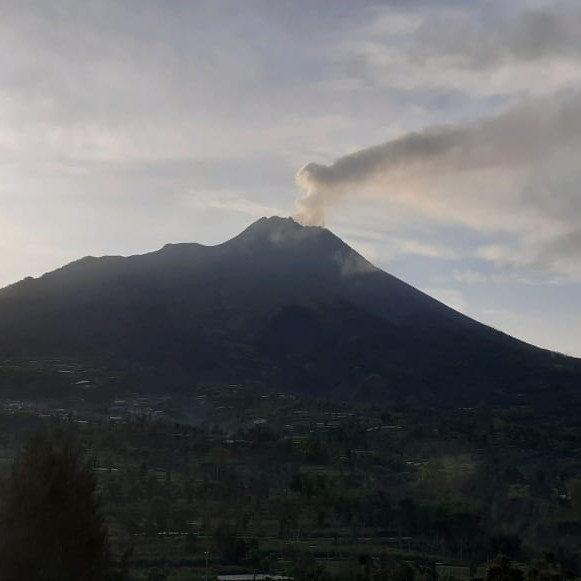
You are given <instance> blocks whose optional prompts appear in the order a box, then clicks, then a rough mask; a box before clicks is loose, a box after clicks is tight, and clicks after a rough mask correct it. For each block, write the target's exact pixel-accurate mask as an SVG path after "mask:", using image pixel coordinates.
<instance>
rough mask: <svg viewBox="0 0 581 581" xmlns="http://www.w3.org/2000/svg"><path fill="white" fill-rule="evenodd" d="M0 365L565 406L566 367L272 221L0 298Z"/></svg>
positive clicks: (329, 392)
mask: <svg viewBox="0 0 581 581" xmlns="http://www.w3.org/2000/svg"><path fill="white" fill-rule="evenodd" d="M0 353H3V354H4V356H5V357H15V356H26V357H31V356H49V355H50V356H53V355H58V356H72V357H78V358H90V359H107V358H115V359H116V360H127V361H133V362H136V363H139V364H143V365H148V366H151V367H155V368H158V369H164V370H169V371H168V378H170V379H168V381H170V383H171V381H174V380H175V381H176V383H177V379H176V378H177V377H178V376H179V377H180V382H182V381H185V382H186V383H187V382H190V383H192V382H208V381H220V382H222V381H224V382H240V383H256V384H263V385H267V386H271V387H276V388H278V389H288V390H294V391H299V392H305V393H309V394H312V395H323V396H331V397H340V398H345V399H370V400H409V398H410V397H413V398H415V399H419V400H426V401H430V402H432V403H442V404H448V403H450V402H454V403H458V402H460V401H462V402H466V403H467V404H474V403H477V402H480V401H484V402H488V401H496V400H502V401H507V400H510V401H514V402H518V401H519V399H518V398H522V397H523V395H522V394H523V393H524V394H525V395H524V397H526V398H528V399H534V400H535V401H536V402H540V403H541V404H542V405H545V404H546V402H547V401H550V400H551V398H553V396H554V394H555V393H564V394H565V395H564V396H563V397H564V398H565V399H566V398H570V397H576V388H577V386H578V385H579V378H580V377H581V365H580V362H579V361H578V360H575V359H571V358H566V357H562V356H556V355H554V354H552V353H550V352H547V351H544V350H541V349H538V348H535V347H532V346H530V345H526V344H524V343H522V342H520V341H517V340H515V339H513V338H510V337H508V336H507V335H504V334H503V333H500V332H498V331H495V330H493V329H490V328H488V327H486V326H483V325H481V324H479V323H477V322H475V321H473V320H471V319H469V318H467V317H464V316H463V315H461V314H459V313H457V312H455V311H453V310H452V309H449V308H448V307H446V306H444V305H442V304H441V303H439V302H437V301H435V300H434V299H431V298H430V297H428V296H427V295H425V294H423V293H421V292H419V291H417V290H415V289H413V288H412V287H410V286H409V285H407V284H405V283H403V282H402V281H400V280H398V279H396V278H395V277H393V276H391V275H389V274H387V273H385V272H383V271H381V270H379V269H377V268H375V267H374V266H373V265H371V264H370V263H369V262H367V261H366V260H365V259H364V258H362V257H361V256H360V255H358V254H357V253H356V252H355V251H354V250H352V249H351V248H349V247H348V246H347V245H346V244H345V243H343V242H342V241H341V240H340V239H339V238H337V237H336V236H335V235H334V234H332V233H331V232H329V231H328V230H325V229H321V228H308V227H302V226H300V225H298V224H296V223H295V222H294V221H292V220H291V219H282V218H269V219H266V218H263V219H260V220H258V221H257V222H255V223H254V224H252V225H251V226H250V227H249V228H247V229H246V230H245V231H244V232H242V233H241V234H240V235H239V236H237V237H235V238H233V239H232V240H230V241H228V242H225V243H224V244H220V245H218V246H209V247H207V246H202V245H199V244H172V245H167V246H165V247H164V248H162V249H161V250H159V251H157V252H153V253H150V254H145V255H140V256H132V257H128V258H123V257H103V258H91V257H88V258H84V259H81V260H79V261H77V262H74V263H72V264H69V265H68V266H65V267H63V268H61V269H59V270H57V271H54V272H51V273H49V274H46V275H44V276H43V277H40V278H39V279H36V280H35V279H26V280H24V281H22V282H20V283H17V284H15V285H12V286H10V287H7V288H5V289H3V290H1V291H0ZM165 387H167V385H166V386H165ZM170 387H171V386H170ZM519 394H521V395H519Z"/></svg>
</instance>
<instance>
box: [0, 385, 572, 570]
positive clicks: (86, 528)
mask: <svg viewBox="0 0 581 581" xmlns="http://www.w3.org/2000/svg"><path fill="white" fill-rule="evenodd" d="M192 401H193V402H194V403H191V404H190V405H199V406H201V407H203V409H205V410H206V413H207V416H206V417H207V419H208V421H207V422H206V423H205V424H204V423H199V424H198V425H195V426H194V425H188V424H186V423H183V422H175V421H171V420H169V419H168V417H169V415H170V414H171V413H172V412H171V410H170V409H166V410H165V412H166V413H165V419H156V416H155V415H154V414H153V415H152V414H149V415H134V416H131V415H129V414H127V415H125V416H115V418H114V419H110V416H109V415H107V414H99V413H96V412H92V415H91V414H89V412H87V413H86V415H85V416H83V415H81V414H79V413H74V412H66V413H65V412H60V415H59V416H58V417H57V414H52V415H51V414H48V417H44V416H47V414H46V413H42V414H40V413H32V412H31V411H16V412H15V411H12V410H11V411H6V412H4V414H2V415H0V467H1V466H4V467H5V468H6V470H5V477H6V479H7V482H6V486H5V489H4V493H3V499H4V505H3V506H4V510H3V520H2V524H3V527H4V530H5V531H8V532H9V534H8V535H7V536H6V537H5V541H4V545H3V547H2V550H3V551H4V554H5V555H6V554H8V555H10V556H11V558H10V559H8V560H7V561H5V560H4V559H3V560H2V562H3V564H4V566H15V565H14V563H15V562H17V561H18V555H19V554H25V553H22V552H21V553H19V551H21V550H26V551H28V553H27V554H28V555H35V557H34V559H32V561H31V562H36V563H39V562H41V561H42V560H43V559H45V558H47V557H46V555H48V554H53V553H52V552H53V551H54V550H55V549H54V547H55V543H57V538H58V534H61V533H62V535H64V536H65V537H67V538H74V542H75V543H76V544H75V545H73V544H70V545H67V541H65V540H61V541H58V542H59V543H61V545H62V547H65V548H66V550H65V551H64V552H63V553H62V555H63V557H62V559H61V560H60V561H59V567H61V568H62V570H66V571H75V573H71V574H70V575H72V576H69V577H66V576H65V575H66V574H68V573H66V574H64V573H58V574H57V573H54V575H56V576H53V577H48V576H47V577H46V578H47V579H52V578H55V579H56V578H58V579H67V578H71V579H73V578H75V579H83V578H87V579H93V578H94V579H97V578H103V577H99V575H112V574H113V573H112V571H111V569H110V567H107V564H108V546H109V547H110V552H111V555H112V560H114V561H116V562H119V561H122V560H123V556H124V555H125V560H127V558H128V557H129V555H131V558H130V562H129V569H130V574H131V576H132V577H133V578H135V579H154V578H156V579H163V578H168V579H175V580H178V579H192V578H196V575H197V578H204V576H205V572H206V564H207V565H208V571H209V574H210V575H214V574H216V573H228V572H243V571H248V572H252V571H260V572H272V573H278V574H287V575H291V576H293V577H295V579H361V580H364V579H432V578H434V577H435V576H436V575H438V576H439V577H441V578H444V577H446V576H450V575H448V573H446V572H442V570H440V572H438V567H437V566H436V563H445V564H447V565H450V566H452V565H453V566H454V567H457V568H459V569H454V570H453V571H454V574H453V575H451V576H457V575H460V576H461V577H462V576H464V577H465V578H469V577H482V578H488V579H493V578H494V579H505V578H506V579H508V578H509V577H510V578H511V579H516V578H517V577H518V576H519V575H524V576H526V577H527V579H531V580H533V579H534V580H536V579H548V578H549V577H550V578H551V579H560V578H564V577H566V576H579V575H581V567H580V565H581V558H580V557H581V554H580V553H579V551H578V538H579V533H580V532H581V512H580V510H579V506H578V505H579V503H580V502H581V501H580V500H579V498H578V496H579V494H580V492H579V481H580V480H579V477H580V476H581V461H580V460H579V459H578V454H577V453H576V452H577V450H578V449H579V446H580V443H581V423H579V422H578V421H576V420H574V419H571V418H567V417H556V416H550V415H546V416H543V415H539V414H536V413H535V412H534V411H532V410H526V409H524V408H522V407H521V408H496V409H484V408H475V409H467V408H464V409H454V410H450V411H442V410H440V411H437V410H431V411H426V410H417V409H414V408H413V406H411V407H402V406H400V407H394V406H390V407H383V408H380V407H377V406H376V407H367V406H364V405H355V404H350V405H347V404H331V403H328V402H327V403H325V402H321V401H315V400H306V399H303V398H299V397H294V396H292V397H291V396H288V395H284V394H276V393H265V392H253V391H252V390H246V389H244V388H242V387H241V386H213V387H211V388H208V389H207V390H205V392H202V391H197V392H195V393H194V394H193V396H192ZM195 402H197V403H195ZM200 402H203V403H200ZM180 405H181V407H182V408H184V410H185V408H186V407H187V406H186V405H185V404H184V402H183V401H182V402H181V403H180ZM116 406H117V407H119V404H116ZM186 411H187V410H186ZM119 413H121V412H119ZM184 413H185V411H184ZM215 422H216V424H219V425H214V423H215ZM43 426H44V427H45V428H51V429H55V428H58V429H61V430H62V429H65V430H66V431H67V433H69V434H71V433H72V434H73V435H74V437H75V438H76V441H77V442H79V444H80V445H81V446H82V447H83V448H85V449H87V450H89V453H90V457H91V458H94V461H95V464H94V465H92V464H90V463H87V460H86V459H83V456H82V455H81V454H79V453H78V451H77V450H76V448H74V447H72V446H71V444H70V442H69V443H68V444H67V443H66V442H67V440H59V439H58V438H57V439H56V440H52V441H51V442H50V443H44V442H43V441H41V440H38V439H36V440H34V441H33V442H32V443H29V444H27V445H25V446H23V442H24V441H25V440H26V437H27V434H29V433H31V432H34V431H36V430H38V429H39V428H41V427H43ZM19 450H20V453H18V451H19ZM14 457H17V460H16V463H15V466H14V469H13V471H12V473H10V472H9V471H8V470H7V469H8V468H9V467H10V464H11V463H12V458H14ZM47 474H48V475H52V476H50V477H48V478H47ZM67 474H69V475H71V474H72V475H75V474H76V476H75V477H68V476H66V475H67ZM65 482H66V483H67V484H66V486H65ZM27 483H28V488H26V486H25V484H27ZM31 483H35V485H34V486H32V485H31ZM69 487H71V488H70V489H69ZM19 494H20V496H18V495H19ZM97 496H98V498H99V499H100V505H99V504H98V503H97V500H96V497H97ZM82 498H84V499H85V500H84V501H83V500H81V499H82ZM18 499H20V500H18ZM43 499H44V500H43ZM43 503H45V504H46V503H48V504H47V505H48V506H53V507H54V506H57V505H58V506H59V507H60V508H59V509H58V510H53V512H52V513H50V514H55V513H58V514H61V515H62V516H61V517H59V518H61V520H62V524H59V527H57V529H58V531H61V532H60V533H58V534H55V532H54V531H53V529H52V528H51V527H53V526H54V525H55V524H56V521H54V520H51V518H50V517H49V516H48V514H49V513H46V515H45V517H42V518H40V517H39V518H36V517H35V518H34V519H31V515H32V514H36V515H39V514H41V513H42V511H41V510H40V509H39V508H38V507H39V506H40V505H42V504H43ZM32 506H34V507H35V508H34V509H32V508H31V507H32ZM99 507H100V510H99ZM49 512H50V511H49ZM73 515H74V518H73ZM99 515H101V516H102V520H101V517H100V516H99ZM59 522H61V521H59ZM105 525H106V526H107V528H108V536H107V535H106V533H105V528H104V527H105ZM24 531H26V532H24ZM29 531H33V534H32V536H31V533H30V532H29ZM35 535H36V536H37V537H38V539H39V540H38V542H37V541H33V539H34V538H35ZM23 537H26V538H27V539H30V541H27V542H26V543H22V542H21V544H20V548H18V547H19V545H18V543H19V539H20V541H21V540H22V538H23ZM82 539H84V540H82ZM79 543H80V544H79ZM83 543H85V544H83ZM59 546H60V545H59ZM14 547H16V548H14ZM73 547H74V548H73ZM79 547H84V548H82V549H79ZM499 553H502V554H504V555H505V557H506V558H505V559H504V560H502V559H497V561H494V559H495V556H496V555H498V554H499ZM36 555H38V557H36ZM67 555H68V556H67ZM508 559H510V560H511V561H512V564H510V565H508V564H507V563H508V561H507V560H508ZM10 563H12V565H10ZM89 563H91V564H92V565H91V566H90V567H89V568H88V569H86V570H83V571H81V569H79V567H82V566H83V565H88V564H89ZM514 563H517V564H516V565H515V564H514ZM36 566H38V564H37V565H36ZM118 569H123V567H118ZM457 571H463V573H461V574H459V573H457ZM117 574H120V573H117ZM59 575H60V576H59ZM82 575H85V577H83V576H82ZM2 578H4V577H2ZM6 578H7V579H10V578H14V579H18V578H19V577H10V576H8V577H6ZM20 578H23V579H24V578H27V577H26V576H24V577H20ZM28 578H41V577H37V576H35V575H32V577H30V575H29V577H28Z"/></svg>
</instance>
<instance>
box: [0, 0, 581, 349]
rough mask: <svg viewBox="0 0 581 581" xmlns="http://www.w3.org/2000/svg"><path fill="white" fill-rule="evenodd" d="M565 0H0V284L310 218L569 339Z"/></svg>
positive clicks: (572, 112)
mask: <svg viewBox="0 0 581 581" xmlns="http://www.w3.org/2000/svg"><path fill="white" fill-rule="evenodd" d="M580 29H581V3H580V2H579V1H578V0H569V1H560V0H550V1H543V0H520V1H519V2H506V0H472V1H470V2H466V1H462V0H432V1H430V0H406V1H404V0H386V1H383V2H380V1H378V2H369V1H367V0H358V1H357V2H353V1H352V0H279V1H276V2H273V1H270V0H262V1H259V0H246V1H245V2H239V1H237V0H229V1H222V0H209V1H203V0H199V1H196V0H188V1H185V0H172V1H171V2H168V1H166V0H115V1H109V0H100V1H99V2H78V0H70V1H65V0H36V1H33V0H0V202H1V212H0V265H1V267H2V268H1V270H0V286H4V285H7V284H10V283H13V282H15V281H17V280H20V279H22V278H24V277H26V276H29V275H32V276H39V275H41V274H42V273H44V272H46V271H50V270H53V269H55V268H57V267H59V266H62V265H63V264H65V263H68V262H70V261H72V260H75V259H77V258H79V257H81V256H86V255H93V256H100V255H106V254H114V255H130V254H138V253H143V252H148V251H152V250H155V249H157V248H160V247H161V246H163V245H164V244H166V243H168V242H190V241H191V242H200V243H204V244H217V243H220V242H223V241H225V240H226V239H228V238H231V237H233V236H234V235H236V234H237V233H238V232H239V231H240V230H242V229H243V228H244V227H246V226H247V225H248V224H249V223H251V222H252V221H254V220H255V219H257V218H259V217H261V216H264V215H283V216H287V215H296V217H297V219H298V220H301V221H303V222H304V223H317V224H322V223H324V224H325V226H326V227H328V228H330V229H331V230H332V231H334V232H335V233H336V234H337V235H338V236H340V237H341V238H343V239H344V240H345V241H346V242H347V243H349V244H350V245H352V246H353V247H354V248H355V249H357V250H358V251H359V252H361V253H362V254H363V255H364V256H365V257H366V258H368V259H369V260H371V261H372V262H374V263H375V264H376V265H377V266H379V267H381V268H383V269H385V270H387V271H388V272H390V273H392V274H394V275H395V276H398V277H399V278H402V279H403V280H405V281H406V282H409V283H410V284H412V285H414V286H416V287H418V288H420V289H421V290H424V291H425V292H427V293H429V294H431V295H432V296H434V297H435V298H437V299H439V300H441V301H443V302H445V303H446V304H448V305H450V306H452V307H453V308H456V309H458V310H460V311H461V312H463V313H465V314H467V315H469V316H471V317H473V318H475V319H478V320H480V321H482V322H484V323H486V324H489V325H491V326H493V327H495V328H498V329H501V330H503V331H505V332H507V333H510V334H512V335H514V336H516V337H519V338H521V339H524V340H526V341H528V342H531V343H534V344H537V345H540V346H542V347H546V348H549V349H553V350H556V351H560V352H564V353H567V354H571V355H576V356H581V35H579V33H578V31H579V30H580Z"/></svg>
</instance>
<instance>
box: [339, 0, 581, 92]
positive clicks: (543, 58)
mask: <svg viewBox="0 0 581 581" xmlns="http://www.w3.org/2000/svg"><path fill="white" fill-rule="evenodd" d="M580 25H581V7H580V6H579V3H578V2H574V1H559V0H556V1H555V2H551V3H548V2H547V3H544V4H543V3H539V2H535V3H533V2H521V3H519V4H518V5H517V6H513V5H512V4H510V5H509V4H506V3H505V2H500V1H495V0H489V1H488V2H486V3H485V5H483V4H482V3H477V2H475V3H457V4H453V3H452V4H449V5H447V6H446V5H442V4H441V3H437V4H435V5H431V6H430V5H426V6H424V7H422V10H415V9H413V7H412V8H409V7H408V8H405V7H402V9H400V10H394V9H393V8H391V9H381V8H377V9H376V10H375V11H374V18H372V19H371V20H370V21H364V22H362V23H361V24H360V27H359V29H358V30H356V31H353V32H352V34H351V35H350V37H349V38H348V39H347V40H345V41H344V42H343V43H341V44H340V45H339V47H338V49H337V57H336V58H337V61H338V63H339V64H340V66H341V67H342V70H343V72H344V74H345V76H346V77H347V78H349V79H353V80H358V81H359V82H360V83H362V84H363V85H365V86H382V87H385V88H399V89H403V90H411V89H415V90H418V89H424V90H438V89H439V90H456V91H460V92H462V93H467V94H469V95H471V96H473V97H474V96H487V95H496V94H511V93H513V94H514V93H522V92H526V93H528V94H537V95H538V94H549V93H551V92H554V91H555V90H558V89H562V88H564V87H567V86H571V85H572V84H575V83H578V82H579V80H580V79H581V58H580V57H581V41H580V40H579V35H578V32H577V31H578V30H579V27H580ZM540 78H542V82H539V79H540Z"/></svg>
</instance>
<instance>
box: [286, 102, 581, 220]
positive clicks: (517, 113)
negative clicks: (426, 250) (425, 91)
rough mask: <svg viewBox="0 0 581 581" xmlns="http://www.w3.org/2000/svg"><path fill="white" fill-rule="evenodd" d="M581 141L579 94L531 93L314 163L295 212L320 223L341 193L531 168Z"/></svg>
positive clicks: (299, 179)
mask: <svg viewBox="0 0 581 581" xmlns="http://www.w3.org/2000/svg"><path fill="white" fill-rule="evenodd" d="M579 147H581V95H579V94H573V95H571V94H569V95H568V97H566V98H553V99H543V100H537V101H528V102H524V103H521V104H520V105H518V106H515V107H513V108H512V109H509V110H508V111H506V112H504V113H502V114H500V115H497V116H494V117H487V118H483V119H481V120H479V121H476V122H471V123H466V124H459V125H446V126H434V127H429V128H427V129H425V130H423V131H420V132H415V133H408V134H405V135H403V136H402V137H399V138H397V139H394V140H392V141H388V142H387V143H384V144H381V145H377V146H374V147H369V148H366V149H362V150H360V151H357V152H355V153H352V154H349V155H346V156H344V157H341V158H339V159H337V160H336V161H335V162H334V163H332V164H331V165H321V164H317V163H309V164H307V165H305V166H304V167H303V168H302V169H300V170H299V172H298V173H297V175H296V184H297V186H298V187H299V188H300V189H301V190H302V191H303V195H302V196H301V197H300V198H298V199H297V200H296V208H297V213H296V215H295V216H293V218H294V219H295V220H296V221H297V222H299V223H301V224H303V225H311V226H322V225H324V222H325V209H326V208H327V206H328V205H330V204H333V203H336V202H337V201H339V200H340V199H342V198H349V199H354V198H360V197H362V196H363V195H364V192H365V191H366V190H369V188H370V187H371V189H373V193H374V195H375V196H377V195H379V196H381V197H389V196H393V195H396V190H397V188H398V187H401V186H402V184H405V183H406V180H410V179H420V180H421V179H423V180H424V185H426V184H427V189H426V190H425V191H424V195H429V183H430V180H431V179H432V178H437V177H441V176H447V177H452V178H454V177H459V176H461V175H464V174H466V173H467V172H471V171H478V170H488V169H497V170H499V171H500V170H502V171H504V172H506V171H508V172H509V173H510V172H517V171H518V172H521V173H522V171H523V170H524V171H525V172H526V171H527V170H528V171H532V170H534V169H535V168H536V167H538V166H539V164H546V163H547V162H548V161H550V160H551V159H554V158H555V156H558V155H559V154H560V153H561V154H562V153H565V154H566V153H567V152H570V151H571V150H572V149H575V150H577V151H579Z"/></svg>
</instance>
